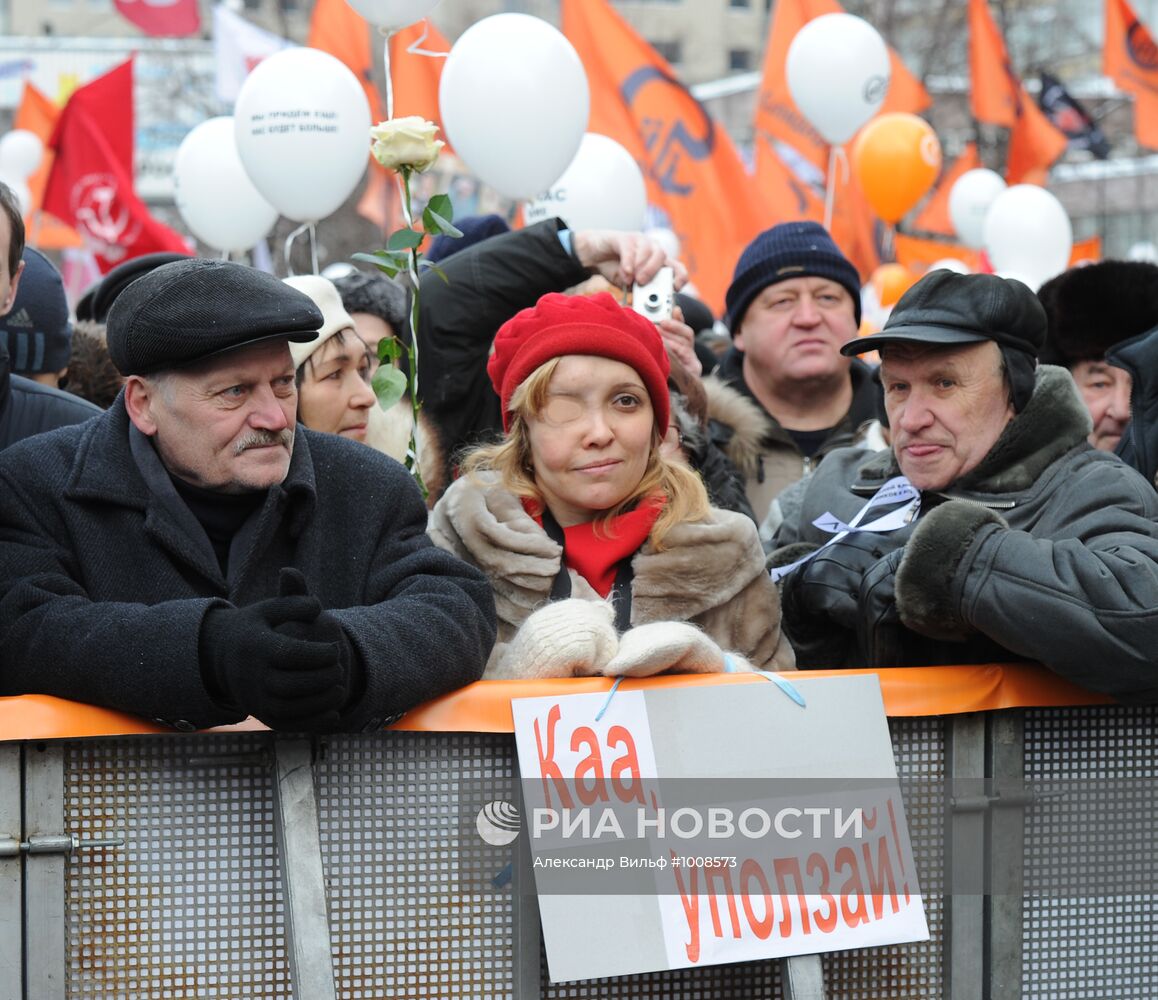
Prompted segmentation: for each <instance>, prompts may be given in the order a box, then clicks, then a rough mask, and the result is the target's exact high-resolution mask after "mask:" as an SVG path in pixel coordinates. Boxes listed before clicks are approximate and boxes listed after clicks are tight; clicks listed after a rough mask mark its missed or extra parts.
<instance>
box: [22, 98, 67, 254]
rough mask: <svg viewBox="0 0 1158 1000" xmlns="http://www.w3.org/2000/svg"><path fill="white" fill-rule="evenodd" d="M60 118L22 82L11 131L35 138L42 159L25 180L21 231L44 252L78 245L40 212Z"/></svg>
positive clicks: (57, 111)
mask: <svg viewBox="0 0 1158 1000" xmlns="http://www.w3.org/2000/svg"><path fill="white" fill-rule="evenodd" d="M59 117H60V108H58V107H57V106H56V104H54V103H53V101H52V99H51V98H49V97H48V96H47V95H46V94H45V93H43V92H42V91H41V90H39V89H37V87H36V86H35V84H33V83H32V82H30V81H28V80H25V81H24V90H23V92H22V93H21V95H20V105H19V106H18V107H17V109H16V117H15V118H14V119H13V121H12V127H13V128H14V129H17V128H22V129H27V130H28V131H29V132H32V133H34V134H35V135H37V136H39V138H40V141H41V142H43V143H44V146H45V148H44V157H43V158H42V159H41V161H40V166H39V167H37V168H36V172H35V173H34V174H33V175H32V176H31V177H29V178H28V191H29V194H31V196H32V209H31V211H30V212H29V213H28V218H27V219H25V220H24V228H25V231H26V233H27V237H28V242H29V243H30V244H32V245H33V246H37V247H43V248H44V249H46V250H60V249H63V248H64V247H79V246H82V242H81V238H80V234H79V233H78V232H77V231H76V230H75V229H73V228H72V226H67V225H65V224H64V223H63V222H61V221H60V220H59V219H57V218H56V216H53V215H49V214H48V213H47V212H44V211H42V210H41V208H40V206H41V204H42V203H43V201H44V186H45V185H46V184H47V183H48V175H49V173H50V172H51V171H52V161H53V158H54V154H53V152H52V150H51V149H49V148H48V140H49V139H51V138H52V133H53V130H54V129H55V128H56V120H57V119H58V118H59Z"/></svg>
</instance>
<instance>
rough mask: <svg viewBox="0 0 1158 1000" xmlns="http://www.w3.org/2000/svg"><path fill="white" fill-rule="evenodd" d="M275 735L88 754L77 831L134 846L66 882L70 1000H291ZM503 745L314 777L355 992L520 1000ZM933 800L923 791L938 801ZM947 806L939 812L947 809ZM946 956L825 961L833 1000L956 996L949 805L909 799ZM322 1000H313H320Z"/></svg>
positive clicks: (735, 973) (360, 756)
mask: <svg viewBox="0 0 1158 1000" xmlns="http://www.w3.org/2000/svg"><path fill="white" fill-rule="evenodd" d="M892 730H893V738H894V744H895V746H896V751H897V764H898V770H899V772H900V774H901V777H902V780H904V779H906V778H920V779H924V780H923V781H922V782H919V783H917V784H916V785H914V786H913V787H916V788H918V789H933V788H934V787H935V786H936V783H937V780H936V779H939V778H940V777H941V776H942V775H943V767H944V763H943V761H944V747H943V743H944V735H943V727H942V725H941V723H940V721H939V720H935V719H934V720H894V721H893V723H892ZM271 739H272V737H269V736H267V735H264V734H261V735H258V734H255V735H252V736H250V735H239V736H192V737H190V736H184V737H146V738H134V739H122V740H103V741H100V742H95V741H94V742H77V743H70V744H68V745H67V751H66V775H65V784H66V795H65V802H66V806H65V809H66V827H67V828H68V829H70V830H71V831H73V832H76V833H78V834H79V835H81V836H84V837H106V836H122V837H124V838H125V839H126V844H125V846H124V847H122V848H115V849H108V850H101V851H95V852H91V853H81V854H78V855H75V856H74V858H73V859H72V860H71V861H70V863H69V869H68V875H67V886H66V893H67V913H68V918H67V919H68V944H67V948H68V965H69V968H68V973H69V977H68V982H69V996H70V998H72V997H76V998H79V1000H98V998H99V1000H112V998H117V1000H121V998H132V1000H185V998H189V1000H192V998H197V1000H217V998H227V997H228V998H233V997H240V996H245V997H247V998H258V1000H261V998H275V997H276V998H279V1000H281V998H285V997H288V996H290V993H291V984H290V981H289V973H288V968H287V957H286V950H285V926H284V914H283V909H282V899H281V883H280V870H279V866H278V859H277V855H276V838H275V831H274V804H273V797H272V794H271V780H272V779H271V746H272V743H271ZM512 757H513V740H512V739H511V738H510V737H509V736H505V735H467V734H446V735H443V734H410V733H385V734H378V735H375V736H367V737H341V738H335V739H331V740H329V741H327V742H326V743H325V744H324V745H323V748H322V752H321V756H320V757H319V759H318V761H317V763H316V765H315V773H316V779H317V792H318V807H319V823H320V830H321V837H322V844H323V863H324V867H325V872H326V877H327V882H328V889H329V899H330V911H331V912H330V916H331V944H332V951H333V959H334V969H335V978H336V981H337V987H338V996H340V997H342V998H344V1000H361V998H378V997H390V998H393V997H399V998H401V997H406V998H421V997H446V996H451V995H453V996H462V997H471V998H479V1000H491V998H506V997H510V996H511V995H512V991H513V982H514V973H513V968H514V962H515V956H514V954H513V948H512V940H513V906H514V901H513V898H512V894H511V889H510V886H509V875H510V873H509V870H507V869H506V865H507V864H508V863H509V861H510V860H511V858H512V854H513V852H512V851H511V849H510V848H507V847H491V846H488V845H487V844H486V843H485V842H484V841H483V840H482V839H481V838H480V837H479V836H478V835H477V832H476V831H475V829H474V826H473V823H474V818H475V816H476V814H477V811H478V808H479V806H480V805H482V804H485V803H486V802H487V801H490V800H492V799H498V800H507V801H513V800H514V794H513V769H512ZM922 795H923V793H922ZM934 799H935V801H934ZM906 809H907V812H908V818H909V824H910V829H911V832H912V836H913V847H914V852H915V854H916V855H917V857H918V865H919V868H921V871H920V876H921V882H922V889H923V891H924V892H925V902H926V909H927V912H928V916H929V922H930V927H931V929H932V931H933V941H932V942H930V943H928V944H918V945H907V946H899V947H892V948H884V949H876V950H872V951H866V952H847V953H841V954H836V955H832V956H829V957H828V958H826V960H825V975H826V985H827V988H828V995H829V996H830V997H831V998H833V1000H853V998H861V997H864V998H869V997H871V998H874V1000H877V998H893V997H897V998H901V997H903V998H906V1000H909V998H914V997H922V998H924V997H935V996H938V995H939V994H940V942H939V938H940V934H941V922H942V921H941V900H940V896H939V891H940V885H939V878H940V874H939V869H937V868H936V867H935V866H934V867H933V868H930V869H928V870H926V868H925V867H924V865H923V864H922V860H921V859H922V858H930V857H939V856H940V840H939V838H940V832H941V829H940V822H941V809H942V802H941V800H940V798H939V797H937V796H934V795H931V794H930V795H929V796H928V797H927V798H924V797H922V796H920V795H919V796H918V797H917V798H915V799H914V798H913V796H912V795H908V796H907V798H906ZM542 982H543V988H542V996H543V997H544V998H549V1000H556V998H558V1000H563V998H576V1000H578V998H596V997H599V998H619V997H622V998H640V1000H645V998H647V1000H660V998H663V1000H731V998H737V997H743V998H745V1000H748V998H752V1000H756V998H769V1000H771V998H774V997H779V996H780V995H781V989H780V967H779V964H778V963H776V962H760V963H749V964H742V965H727V966H717V967H710V968H705V969H698V970H680V971H675V972H669V973H657V974H652V975H646V976H630V977H623V978H621V979H616V980H599V981H590V982H584V983H575V984H563V985H558V986H551V985H549V983H548V977H547V975H546V971H545V966H544V971H543V973H542ZM306 1000H308V998H306Z"/></svg>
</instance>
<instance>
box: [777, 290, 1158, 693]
mask: <svg viewBox="0 0 1158 1000" xmlns="http://www.w3.org/2000/svg"><path fill="white" fill-rule="evenodd" d="M1045 326H1046V320H1045V313H1044V311H1043V310H1042V307H1041V305H1040V303H1039V302H1038V300H1037V298H1036V297H1035V296H1034V294H1033V293H1032V292H1031V291H1030V290H1029V288H1027V287H1026V286H1025V285H1023V284H1021V283H1020V282H1017V281H1006V280H1004V279H1002V278H998V277H996V276H995V275H959V274H955V273H953V272H950V271H935V272H933V273H932V274H930V275H928V276H926V277H925V278H923V279H922V280H921V281H920V282H918V283H917V284H916V285H915V286H914V287H913V288H912V289H910V290H909V291H908V292H907V293H905V295H904V296H903V297H902V299H901V300H900V302H899V303H898V304H897V306H896V308H895V309H894V311H893V313H892V315H891V316H890V317H889V321H888V323H887V324H886V325H885V328H884V329H883V330H882V331H881V332H880V333H879V334H874V335H873V336H871V337H866V338H862V339H860V340H857V341H853V342H851V343H849V344H846V345H845V346H844V348H843V349H844V350H845V351H849V352H854V351H855V352H859V351H869V350H874V349H879V350H880V352H881V379H882V383H883V385H884V390H885V407H886V410H887V412H888V416H889V426H890V428H891V430H892V448H891V450H888V451H883V452H878V453H876V454H874V455H871V456H869V457H867V458H866V456H865V454H864V453H863V452H860V451H853V450H850V449H849V450H842V451H838V452H834V453H833V454H832V455H830V456H829V457H828V458H827V459H826V460H825V462H824V464H823V465H822V466H821V467H820V469H819V470H817V473H816V475H815V476H814V477H813V480H812V483H811V485H810V487H809V490H808V493H807V495H806V496H805V513H804V516H803V517H802V518H801V521H800V524H801V525H804V526H805V527H803V528H801V529H800V530H799V541H800V543H802V544H799V545H795V546H792V547H791V549H784V550H780V552H778V553H777V556H778V559H777V561H778V562H780V563H785V562H788V561H790V559H792V558H794V557H799V556H801V555H803V552H804V550H815V549H816V548H817V547H818V546H821V545H824V543H825V542H828V543H829V544H827V545H826V546H824V547H823V548H821V549H820V551H819V552H818V553H816V554H815V555H813V556H812V557H811V558H810V559H809V560H808V561H806V562H804V563H803V564H802V565H800V566H798V567H797V568H796V569H795V570H793V571H791V572H790V573H789V574H788V575H787V576H786V577H785V578H784V590H783V600H784V605H783V614H784V623H785V627H786V629H787V631H788V634H789V636H790V638H791V640H792V644H793V646H794V647H795V648H796V650H797V662H798V665H799V666H801V667H808V666H812V667H829V666H910V665H918V664H936V663H946V664H947V663H965V662H987V661H993V660H1002V659H1011V658H1025V659H1031V660H1038V661H1040V662H1041V663H1043V664H1045V665H1046V666H1047V667H1049V668H1050V669H1052V670H1055V671H1057V672H1058V673H1059V674H1062V675H1064V676H1065V677H1068V678H1069V679H1071V680H1073V681H1076V682H1077V683H1079V684H1082V685H1083V686H1085V687H1088V688H1092V689H1094V690H1099V691H1105V692H1108V693H1110V694H1112V695H1115V696H1117V697H1120V698H1124V699H1139V700H1155V699H1156V698H1158V670H1155V665H1154V650H1155V649H1158V523H1156V521H1155V519H1156V518H1158V496H1156V495H1155V492H1154V490H1153V489H1152V488H1151V487H1150V486H1149V485H1148V484H1147V483H1146V482H1145V480H1143V479H1142V478H1141V477H1140V476H1139V475H1138V474H1137V473H1136V472H1135V471H1134V470H1133V469H1130V468H1129V467H1127V466H1126V465H1125V464H1124V463H1122V462H1121V461H1120V460H1119V459H1117V458H1116V457H1114V456H1113V455H1111V454H1109V453H1107V452H1105V451H1099V450H1097V449H1095V448H1093V447H1092V446H1091V445H1090V444H1089V442H1088V441H1087V440H1086V435H1087V434H1088V433H1089V431H1090V419H1089V414H1088V413H1087V412H1086V410H1085V407H1084V406H1083V405H1082V403H1081V400H1080V399H1079V398H1078V396H1077V394H1076V392H1075V390H1074V386H1073V382H1072V380H1071V379H1070V377H1069V375H1068V373H1066V372H1065V371H1064V370H1062V369H1060V368H1055V367H1053V366H1051V365H1041V366H1036V361H1035V355H1036V353H1037V351H1038V350H1039V348H1040V346H1041V343H1042V340H1043V339H1044V336H1045ZM814 519H815V523H814Z"/></svg>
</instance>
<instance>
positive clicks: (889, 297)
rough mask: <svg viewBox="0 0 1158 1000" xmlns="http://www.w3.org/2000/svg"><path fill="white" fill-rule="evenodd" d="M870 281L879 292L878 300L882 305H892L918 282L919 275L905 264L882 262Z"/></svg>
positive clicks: (875, 290) (874, 289)
mask: <svg viewBox="0 0 1158 1000" xmlns="http://www.w3.org/2000/svg"><path fill="white" fill-rule="evenodd" d="M869 283H870V284H871V285H872V286H873V291H874V292H876V293H877V301H878V302H879V303H880V304H881V305H882V306H892V305H896V303H897V300H898V299H899V298H900V297H901V296H902V295H904V294H905V292H907V291H908V290H909V289H910V288H912V287H913V285H915V284H916V283H917V275H915V274H913V272H912V271H910V270H909V269H908V268H907V267H905V265H904V264H882V265H881V266H880V267H878V268H877V269H876V270H875V271H873V276H872V277H871V278H869Z"/></svg>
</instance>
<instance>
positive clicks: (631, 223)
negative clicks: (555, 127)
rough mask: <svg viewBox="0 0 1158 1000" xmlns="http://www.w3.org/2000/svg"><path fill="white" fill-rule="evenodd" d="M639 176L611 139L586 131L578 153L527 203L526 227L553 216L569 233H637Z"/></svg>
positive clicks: (642, 201)
mask: <svg viewBox="0 0 1158 1000" xmlns="http://www.w3.org/2000/svg"><path fill="white" fill-rule="evenodd" d="M646 211H647V189H646V187H645V185H644V182H643V171H642V170H640V169H639V164H638V163H636V162H635V160H634V159H633V158H632V156H631V154H630V153H629V152H628V151H627V150H626V149H624V148H623V147H622V146H621V145H620V144H619V143H618V142H616V141H615V140H614V139H609V138H608V137H607V136H605V135H597V134H596V133H594V132H588V133H586V134H585V135H584V136H583V141H582V142H580V143H579V152H578V153H576V154H575V159H573V160H572V161H571V165H570V166H569V167H568V168H567V169H566V170H564V171H563V176H562V177H560V178H559V179H558V180H557V181H556V182H555V183H554V184H552V185H551V187H550V188H549V189H548V190H547V191H544V192H543V193H542V194H541V195H539V197H538V198H536V199H534V200H533V201H529V202H527V204H526V206H525V207H524V209H523V220H524V221H525V222H526V224H527V225H530V224H531V223H533V222H541V221H542V220H543V219H549V218H552V217H553V216H558V217H559V218H560V219H562V220H563V221H564V222H566V223H567V226H568V228H569V229H571V230H573V231H574V230H579V229H631V230H638V229H642V228H643V216H644V213H645V212H646Z"/></svg>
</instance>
